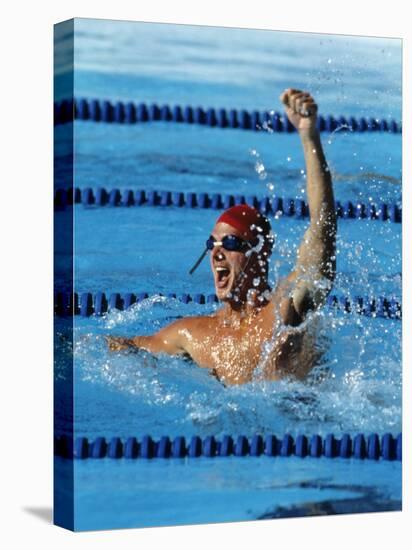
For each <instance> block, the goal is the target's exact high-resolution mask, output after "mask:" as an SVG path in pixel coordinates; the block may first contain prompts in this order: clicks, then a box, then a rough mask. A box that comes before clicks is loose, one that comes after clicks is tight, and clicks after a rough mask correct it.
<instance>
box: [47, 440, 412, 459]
mask: <svg viewBox="0 0 412 550" xmlns="http://www.w3.org/2000/svg"><path fill="white" fill-rule="evenodd" d="M54 454H55V455H56V456H60V457H64V458H70V459H71V458H75V459H86V458H106V457H107V458H117V459H119V458H126V459H138V458H145V459H154V458H184V457H189V458H198V457H201V456H203V457H207V458H213V457H228V456H236V457H244V456H253V457H256V456H261V455H266V456H270V457H275V456H280V457H290V456H297V457H301V458H305V457H312V458H321V457H325V458H338V457H339V458H356V459H370V460H375V461H376V460H380V459H382V460H398V461H401V460H402V434H401V433H400V434H399V435H397V436H396V437H394V436H393V435H392V434H390V433H385V434H384V435H382V436H381V437H379V435H378V434H376V433H372V434H370V435H369V436H365V435H364V434H362V433H359V434H357V435H356V436H354V437H353V438H352V437H351V436H350V435H348V434H343V435H342V437H340V438H337V437H335V435H333V434H328V435H326V436H325V437H323V438H322V437H321V436H320V435H313V436H309V437H308V436H306V435H298V436H297V437H296V438H294V437H292V436H291V435H290V434H285V435H284V436H283V437H281V438H277V437H276V436H275V435H267V436H262V435H259V434H256V435H254V436H253V437H251V438H248V437H246V436H244V435H239V436H238V437H237V438H234V437H231V436H230V435H225V436H223V437H222V438H221V439H217V438H215V437H214V436H207V437H205V438H203V439H202V438H201V437H199V436H193V437H191V438H190V439H189V438H187V439H186V438H185V437H182V436H178V437H175V438H170V437H168V436H163V437H161V438H160V439H159V440H157V441H156V440H154V439H153V438H152V437H151V436H149V435H146V436H144V437H143V438H142V439H140V440H138V439H137V438H136V437H129V438H128V439H125V440H122V439H121V438H120V437H112V438H111V439H110V440H106V439H105V438H104V437H97V438H96V439H95V440H94V441H92V440H89V439H88V438H86V437H77V438H76V439H75V440H73V438H70V437H67V436H61V437H57V438H55V439H54Z"/></svg>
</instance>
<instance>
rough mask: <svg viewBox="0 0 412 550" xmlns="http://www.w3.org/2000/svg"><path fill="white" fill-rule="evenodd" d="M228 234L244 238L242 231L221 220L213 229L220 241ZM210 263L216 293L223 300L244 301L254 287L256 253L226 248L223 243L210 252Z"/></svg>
mask: <svg viewBox="0 0 412 550" xmlns="http://www.w3.org/2000/svg"><path fill="white" fill-rule="evenodd" d="M226 235H236V236H237V237H240V238H241V239H244V236H243V235H242V233H241V232H240V231H239V230H238V229H235V228H234V227H232V226H231V225H229V224H227V223H224V222H219V223H217V224H216V225H215V227H214V228H213V231H212V237H213V238H214V239H215V240H216V241H217V242H220V241H222V239H223V238H224V237H225V236H226ZM210 264H211V268H212V272H213V276H214V281H215V289H216V295H217V297H218V299H219V300H221V301H235V302H236V301H238V300H241V301H244V300H245V299H246V296H247V291H248V290H249V289H250V288H253V279H254V278H255V281H256V277H255V275H254V273H255V274H256V273H257V270H256V267H257V256H256V254H255V253H245V252H235V251H230V250H226V249H225V248H223V246H221V245H217V246H214V247H213V250H211V252H210Z"/></svg>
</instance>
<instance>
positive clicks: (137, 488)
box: [55, 20, 402, 529]
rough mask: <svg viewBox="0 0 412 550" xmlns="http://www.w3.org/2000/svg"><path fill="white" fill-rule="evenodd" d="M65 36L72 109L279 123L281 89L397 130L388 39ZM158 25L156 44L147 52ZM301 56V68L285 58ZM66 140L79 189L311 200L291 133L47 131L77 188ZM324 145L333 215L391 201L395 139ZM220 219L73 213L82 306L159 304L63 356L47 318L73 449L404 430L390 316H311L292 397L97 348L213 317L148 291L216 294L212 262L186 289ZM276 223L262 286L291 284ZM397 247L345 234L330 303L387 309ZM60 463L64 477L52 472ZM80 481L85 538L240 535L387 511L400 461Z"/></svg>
mask: <svg viewBox="0 0 412 550" xmlns="http://www.w3.org/2000/svg"><path fill="white" fill-rule="evenodd" d="M76 25H77V26H76V47H75V67H76V73H75V94H76V96H77V97H80V96H85V97H99V98H108V99H116V100H118V99H122V100H126V99H127V100H133V101H137V102H140V101H145V102H148V103H150V102H151V101H153V102H156V103H158V104H162V103H168V104H172V105H173V104H175V103H177V104H181V105H185V104H190V105H193V106H196V105H202V106H204V107H209V106H214V107H226V108H248V109H275V110H279V109H280V106H279V103H278V99H277V98H278V96H279V94H280V92H281V91H282V89H283V88H285V87H286V86H289V85H290V86H297V87H304V88H307V89H309V90H310V91H312V92H313V93H314V94H316V98H317V99H318V101H319V104H320V112H321V113H323V114H329V113H333V114H335V115H340V114H344V115H345V114H348V115H353V116H382V117H387V118H388V117H389V118H390V117H394V118H395V119H396V120H398V119H399V118H400V114H401V111H400V105H401V103H400V47H399V43H398V42H397V41H393V40H385V41H384V40H382V41H374V42H371V40H372V39H368V40H363V39H361V38H354V37H327V36H314V37H311V36H310V35H307V36H306V35H299V36H297V35H295V36H296V39H295V40H293V41H291V40H290V36H291V35H290V34H288V33H283V34H280V35H278V34H275V35H272V34H271V33H267V32H265V33H263V34H261V33H260V34H259V33H258V32H256V31H253V32H252V31H250V32H249V31H247V37H248V38H247V40H245V42H243V40H244V36H245V34H244V31H238V30H231V29H225V30H224V31H223V32H222V30H221V29H219V30H217V29H202V30H199V29H198V28H184V27H180V28H169V27H165V26H156V25H152V26H147V25H143V26H141V27H139V32H137V33H136V32H135V31H134V30H133V29H135V27H133V25H131V24H129V23H124V22H123V23H121V27H122V32H121V33H119V32H117V31H116V32H115V31H114V30H113V29H114V28H115V27H113V25H112V24H111V23H107V22H93V21H92V22H87V21H86V20H78V22H76ZM160 28H161V30H162V31H164V32H162V33H161V34H160V35H158V36H159V37H160V38H159V39H157V40H154V39H153V37H154V36H156V32H157V31H159V30H160ZM61 40H62V41H63V42H64V40H65V37H64V36H63V37H62V38H61ZM143 45H144V48H143ZM171 46H173V47H171ZM302 47H304V48H305V49H306V51H307V56H306V58H305V59H306V61H305V60H304V59H303V58H301V57H300V56H297V51H298V50H300V49H301V48H302ZM142 48H143V50H142ZM307 59H310V60H311V65H310V66H308V64H307ZM366 60H367V62H366ZM61 62H62V67H63V68H62V69H61V70H60V71H58V76H57V81H59V79H60V80H62V79H63V80H64V78H65V74H66V73H65V72H64V66H65V65H64V64H65V58H64V56H63V57H62V60H61ZM378 66H379V70H378V68H377V67H378ZM60 84H61V83H60ZM59 89H60V88H59ZM56 99H58V97H57V98H56ZM73 129H74V144H75V150H74V158H75V171H74V184H75V186H76V187H80V188H85V187H94V188H96V187H100V186H103V187H106V188H107V189H111V188H114V187H117V188H122V189H125V188H130V189H145V190H170V191H184V192H187V191H196V192H201V191H205V192H209V193H214V192H219V193H224V194H235V193H236V194H244V195H252V194H256V195H258V196H262V197H263V196H273V195H277V196H282V197H291V198H306V197H305V183H306V182H305V172H304V162H303V155H302V152H301V149H300V144H299V140H298V136H297V135H296V134H286V135H279V134H269V133H268V132H264V131H262V132H242V131H240V130H230V129H224V130H221V129H214V128H206V127H201V126H191V125H184V124H181V125H178V124H165V123H154V124H144V125H143V124H142V125H133V126H126V125H125V126H122V125H115V124H112V125H108V124H95V123H91V122H75V124H74V127H73V128H72V126H71V125H65V126H60V127H57V128H56V134H55V155H56V162H55V165H56V179H55V186H56V187H57V188H58V187H67V182H69V181H71V160H72V157H71V150H70V143H71V139H70V132H71V131H72V130H73ZM322 141H323V144H324V149H325V154H326V157H327V159H328V162H329V165H330V168H331V171H332V175H333V180H334V191H335V198H336V199H337V200H342V201H344V200H352V201H361V202H364V203H367V202H372V203H379V202H387V203H392V202H396V203H398V204H399V205H400V204H401V200H402V193H401V192H402V189H401V175H402V174H401V136H400V135H390V134H382V133H366V134H351V133H350V132H347V131H346V130H345V129H340V130H339V131H337V132H334V133H333V134H323V135H322ZM57 215H58V216H62V217H64V216H66V217H69V216H70V215H71V214H70V211H69V210H67V211H66V212H59V213H57ZM216 216H217V212H215V211H213V210H200V209H179V208H172V207H170V208H161V207H156V208H150V207H147V206H143V207H130V208H125V207H119V208H110V207H104V208H98V207H94V206H92V207H87V208H85V207H83V206H76V207H75V209H74V250H75V264H74V278H75V288H76V291H77V292H79V293H81V292H97V291H104V292H106V294H110V293H112V292H135V293H137V292H141V291H146V292H148V293H150V294H155V295H157V296H155V297H152V298H150V299H148V300H146V301H144V302H142V303H139V304H137V305H135V306H133V307H132V308H131V309H130V310H128V311H126V312H119V311H114V312H111V313H109V314H107V315H105V316H103V317H90V318H80V317H76V319H75V326H74V349H72V347H71V345H70V343H69V338H68V336H69V334H70V330H71V326H70V323H69V322H68V320H65V319H57V320H56V330H57V334H58V341H59V342H60V346H59V348H58V350H57V353H56V362H55V394H56V400H57V404H58V403H59V395H60V392H61V391H62V389H63V387H64V384H65V383H66V382H67V380H68V379H70V373H71V369H72V368H73V365H72V357H73V353H74V357H75V362H74V390H75V392H74V399H75V408H74V414H75V436H87V437H89V438H91V439H94V438H95V437H97V436H100V435H101V436H104V437H106V438H110V437H112V436H120V437H123V438H124V437H128V436H131V435H135V436H137V437H141V436H142V435H145V434H150V435H151V436H152V437H160V436H162V435H169V436H171V437H172V436H175V435H184V436H188V437H189V436H191V435H195V434H196V435H200V436H206V435H215V436H219V435H223V434H227V433H228V434H231V435H238V434H242V435H249V436H250V435H253V434H254V433H261V434H266V433H274V434H277V435H283V434H284V433H286V432H290V433H291V434H293V435H297V434H299V433H305V434H312V433H320V434H322V435H326V434H327V433H330V432H334V433H335V434H337V435H339V434H342V433H344V432H346V433H349V434H351V435H355V434H356V433H358V432H365V433H370V432H378V433H380V434H382V433H384V432H385V431H390V432H392V433H394V434H397V433H398V432H399V431H401V424H402V416H401V411H402V408H401V390H402V386H401V384H402V376H401V375H402V372H401V336H402V326H401V322H400V321H397V320H387V319H380V318H376V319H374V318H367V317H362V316H359V315H356V314H344V313H341V312H337V311H334V310H331V309H328V308H324V309H323V310H322V311H321V312H320V313H319V314H316V315H315V316H314V317H315V319H313V320H312V321H311V322H315V321H316V322H317V323H318V326H319V328H318V330H319V334H320V340H319V341H320V342H321V344H322V345H323V346H324V348H325V349H326V350H327V351H326V353H325V356H324V360H323V366H322V368H318V369H316V370H315V371H314V373H313V374H312V375H311V376H310V377H309V378H308V380H307V381H305V382H297V381H293V380H283V381H281V382H262V381H260V380H255V381H253V382H252V383H250V384H246V385H244V386H238V387H233V388H232V387H231V388H225V387H223V385H222V384H220V383H219V382H218V381H217V380H216V379H215V378H213V377H212V376H210V374H209V373H208V371H207V370H205V369H199V368H198V367H196V366H195V365H193V364H192V363H190V362H187V361H183V360H180V359H178V358H165V357H159V358H154V357H152V356H150V355H149V354H146V353H138V354H135V353H129V354H127V353H109V352H108V351H107V348H106V344H105V341H104V335H107V334H113V335H124V336H128V335H130V336H132V335H136V334H149V333H151V332H153V331H155V330H157V329H159V328H160V327H162V326H164V325H165V324H167V323H168V322H170V321H172V320H174V319H176V318H179V317H183V316H186V315H198V314H205V313H208V312H211V311H213V308H215V307H217V306H210V305H209V306H206V305H196V304H193V303H191V304H188V305H184V304H182V303H181V302H179V301H177V300H173V299H168V298H163V297H161V296H159V293H167V292H175V293H177V294H182V293H190V294H192V295H193V294H196V293H205V294H210V293H212V292H213V281H212V277H211V274H210V272H209V269H208V262H206V261H205V262H204V263H203V264H202V265H201V267H200V268H199V269H198V271H197V272H196V273H195V275H193V276H190V275H188V270H189V269H190V267H191V266H192V265H193V262H194V261H195V260H196V258H197V257H198V255H199V254H200V252H201V251H202V250H203V246H204V241H205V239H206V238H207V236H208V235H209V233H210V230H211V228H212V227H213V224H214V221H215V217H216ZM271 222H272V226H273V230H274V232H275V235H276V244H275V249H274V253H273V256H272V260H271V272H270V281H271V283H272V284H273V285H275V284H276V281H277V280H278V279H279V277H281V276H284V275H286V274H287V273H288V272H289V271H290V270H291V269H292V267H293V265H294V261H295V258H296V249H297V246H298V244H299V241H300V239H301V237H302V235H303V232H304V230H305V228H306V227H307V223H308V222H307V221H305V220H302V221H301V220H295V219H290V218H287V217H286V216H283V217H280V218H279V219H273V220H271ZM401 232H402V226H401V224H393V223H390V222H379V221H367V220H362V221H350V220H339V225H338V242H337V263H338V274H337V278H336V281H335V285H334V290H333V292H334V293H335V294H339V295H351V296H354V295H361V296H370V297H378V296H381V295H384V296H387V297H392V296H394V297H396V298H397V299H398V300H400V299H401V290H402V275H401V273H402V263H401ZM57 244H58V243H57ZM69 261H70V258H69V257H68V255H67V251H65V250H64V249H58V250H57V254H56V266H57V271H56V286H59V285H60V286H61V287H64V286H65V284H67V281H65V272H66V270H67V265H68V262H69ZM66 337H67V338H66ZM62 344H63V345H62ZM57 409H58V407H57ZM65 427H66V426H65V421H64V415H63V414H62V415H60V416H59V415H57V417H56V433H57V435H59V434H60V433H64V431H65ZM56 460H57V468H61V469H62V471H63V472H64V461H61V459H56ZM75 486H76V506H75V510H76V527H77V528H78V529H99V528H115V527H130V526H149V525H172V524H179V523H196V522H213V521H235V520H242V519H244V520H247V519H257V518H262V519H264V518H269V517H286V516H288V515H310V514H312V513H313V514H322V513H341V512H348V511H378V510H385V509H386V510H388V509H399V508H400V506H401V464H400V463H390V462H386V463H383V462H379V463H373V462H372V461H365V462H362V461H359V460H341V459H333V461H331V460H328V459H316V460H314V459H310V458H306V459H298V458H295V457H291V458H288V459H282V458H272V459H271V458H268V457H260V458H251V457H245V458H241V459H235V458H225V459H224V460H223V459H222V460H218V459H217V460H209V459H203V458H199V459H196V460H194V461H192V462H191V461H190V460H189V459H184V460H180V459H176V460H166V461H159V460H155V461H145V460H139V461H137V462H136V461H131V462H128V461H127V460H124V459H121V460H116V461H113V460H110V459H101V460H95V461H92V460H88V461H84V462H81V461H77V462H76V463H75Z"/></svg>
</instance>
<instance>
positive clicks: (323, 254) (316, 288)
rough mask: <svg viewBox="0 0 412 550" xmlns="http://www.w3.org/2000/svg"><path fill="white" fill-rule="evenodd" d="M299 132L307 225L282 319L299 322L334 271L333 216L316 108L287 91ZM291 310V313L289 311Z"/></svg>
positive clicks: (305, 98)
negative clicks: (304, 172) (304, 174)
mask: <svg viewBox="0 0 412 550" xmlns="http://www.w3.org/2000/svg"><path fill="white" fill-rule="evenodd" d="M280 99H281V101H282V102H283V103H284V105H285V111H286V114H287V116H288V118H289V120H290V122H291V123H292V124H293V126H294V127H295V128H296V130H297V131H298V133H299V136H300V140H301V142H302V147H303V152H304V156H305V162H306V186H307V199H308V205H309V212H310V225H309V228H308V229H307V230H306V232H305V234H304V236H303V239H302V242H301V244H300V247H299V250H298V254H297V261H296V265H295V268H294V271H293V272H292V273H291V274H290V275H289V276H288V278H287V286H288V287H289V289H290V291H289V292H288V299H285V301H284V303H283V304H282V306H283V307H282V310H283V317H284V320H285V321H287V319H288V318H291V317H292V318H293V317H294V316H295V317H296V314H297V318H298V319H300V320H302V319H303V318H304V316H305V314H306V312H307V311H308V310H309V309H316V308H317V307H319V306H320V305H322V304H323V302H324V301H325V299H326V297H327V295H328V294H329V292H330V290H331V288H332V283H333V280H334V278H335V272H336V257H335V256H336V251H335V248H336V214H335V202H334V197H333V189H332V178H331V175H330V171H329V168H328V165H327V162H326V159H325V155H324V153H323V149H322V143H321V140H320V135H319V131H318V130H317V127H316V118H317V110H318V108H317V105H316V103H315V101H314V99H313V98H312V96H311V95H310V94H309V93H306V92H301V91H300V90H294V89H288V90H286V91H285V92H284V93H283V94H282V95H281V97H280ZM291 308H292V310H294V311H290V309H291Z"/></svg>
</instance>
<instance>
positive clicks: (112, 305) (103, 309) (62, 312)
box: [54, 292, 402, 320]
mask: <svg viewBox="0 0 412 550" xmlns="http://www.w3.org/2000/svg"><path fill="white" fill-rule="evenodd" d="M150 296H157V297H159V296H160V297H162V296H163V297H165V298H173V299H177V300H179V301H180V302H182V303H183V304H189V303H191V302H192V303H195V304H203V305H205V304H206V305H207V304H209V305H210V304H217V303H218V298H217V296H216V294H201V293H199V294H194V295H193V296H192V295H191V294H176V293H174V292H169V293H167V294H165V295H163V294H152V295H149V294H148V293H147V292H138V293H133V292H127V293H125V294H120V293H118V292H114V293H112V294H110V296H109V297H107V296H106V294H105V293H104V292H97V293H95V294H92V293H91V292H83V293H81V294H80V295H79V294H78V293H76V292H75V293H71V292H56V294H55V297H54V310H55V314H56V315H57V316H58V317H69V316H72V315H80V316H81V317H90V316H91V315H97V316H101V315H104V314H105V313H108V312H110V311H114V310H119V311H125V310H127V309H129V308H130V307H131V306H133V305H134V304H137V303H139V302H142V301H143V300H146V299H147V298H150ZM326 305H327V306H328V307H330V308H334V309H337V310H339V311H341V312H343V313H344V314H358V315H365V316H367V317H379V318H384V319H397V320H400V319H402V305H401V303H400V301H399V300H398V299H397V298H396V297H391V298H387V297H385V296H378V297H376V298H374V297H368V296H337V295H335V294H330V295H329V296H328V298H327V300H326Z"/></svg>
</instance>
